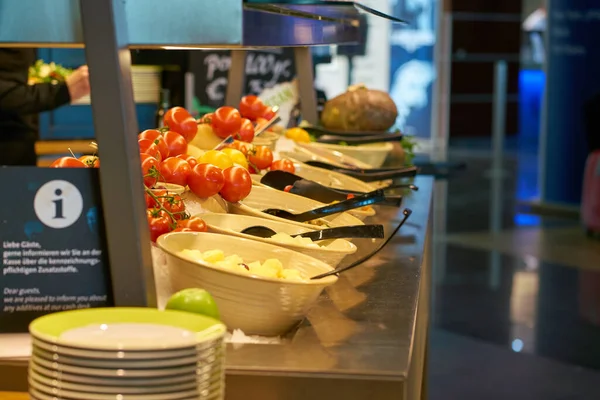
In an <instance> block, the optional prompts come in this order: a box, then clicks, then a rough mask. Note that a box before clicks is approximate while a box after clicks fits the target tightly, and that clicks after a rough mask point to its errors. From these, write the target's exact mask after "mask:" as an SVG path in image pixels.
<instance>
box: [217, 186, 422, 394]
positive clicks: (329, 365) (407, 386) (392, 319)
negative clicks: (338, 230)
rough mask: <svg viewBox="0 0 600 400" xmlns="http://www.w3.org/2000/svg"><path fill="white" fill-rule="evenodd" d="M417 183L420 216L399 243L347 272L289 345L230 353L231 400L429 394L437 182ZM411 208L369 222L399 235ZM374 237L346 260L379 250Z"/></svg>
mask: <svg viewBox="0 0 600 400" xmlns="http://www.w3.org/2000/svg"><path fill="white" fill-rule="evenodd" d="M416 185H417V186H419V188H420V190H419V191H418V192H413V193H411V194H409V195H408V196H406V198H405V200H406V201H405V202H404V204H403V207H408V208H410V209H412V210H413V214H412V215H411V217H410V218H409V219H408V221H407V223H406V224H405V225H404V226H403V227H402V228H401V229H400V231H399V232H398V234H397V235H396V237H395V238H394V239H392V240H391V241H390V243H388V244H387V245H386V247H384V248H383V249H382V250H381V251H380V253H379V254H378V255H377V256H375V257H373V258H372V259H371V260H369V261H368V262H366V263H365V264H363V265H361V266H358V267H356V268H354V269H352V270H349V271H347V272H345V273H343V274H341V276H340V279H339V281H338V283H336V284H335V285H334V286H332V287H330V288H328V290H327V294H326V295H325V296H322V297H321V299H320V300H319V303H318V304H317V306H316V307H315V308H313V310H312V311H311V313H310V314H309V317H308V321H305V323H303V324H302V325H301V326H300V328H299V329H298V330H297V331H296V332H294V333H293V335H291V336H290V337H289V340H287V341H286V342H285V343H284V344H281V345H256V344H251V345H240V346H239V347H238V348H235V347H234V346H233V345H230V346H229V347H228V349H227V350H228V352H227V399H231V400H238V399H244V400H246V399H261V400H275V399H277V400H280V399H285V400H296V399H298V400H299V399H314V400H316V399H345V400H351V399H377V400H385V399H411V400H412V399H420V398H424V397H425V393H424V392H423V390H424V387H425V382H426V368H425V367H426V362H425V357H426V347H427V331H428V320H429V296H430V270H431V268H430V265H429V261H430V259H431V258H430V256H429V253H430V243H429V228H430V226H431V222H432V221H431V218H430V216H431V206H432V192H433V179H432V178H430V177H418V178H417V179H416ZM402 209H403V208H400V209H395V208H390V207H383V208H382V207H379V209H378V210H377V215H376V216H375V217H373V218H372V220H370V221H366V222H368V223H381V224H384V225H385V227H386V233H387V234H389V233H390V232H391V230H392V229H393V228H394V227H395V226H396V225H397V224H398V222H399V221H400V219H401V217H402V213H401V210H402ZM361 241H363V243H361ZM364 241H365V239H362V240H360V241H359V240H358V239H355V240H354V243H356V244H357V246H358V248H359V250H358V252H357V253H356V254H355V255H354V256H353V257H352V258H347V259H345V260H344V263H350V262H352V260H354V259H356V258H359V257H361V255H363V254H366V253H368V252H369V250H370V249H373V246H374V245H373V244H372V243H368V242H364ZM422 388H423V389H422Z"/></svg>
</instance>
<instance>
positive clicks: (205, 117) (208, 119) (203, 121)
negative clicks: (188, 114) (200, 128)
mask: <svg viewBox="0 0 600 400" xmlns="http://www.w3.org/2000/svg"><path fill="white" fill-rule="evenodd" d="M213 115H215V114H214V113H208V114H204V115H203V116H202V118H200V120H199V121H198V122H200V123H201V124H210V122H211V121H212V117H213Z"/></svg>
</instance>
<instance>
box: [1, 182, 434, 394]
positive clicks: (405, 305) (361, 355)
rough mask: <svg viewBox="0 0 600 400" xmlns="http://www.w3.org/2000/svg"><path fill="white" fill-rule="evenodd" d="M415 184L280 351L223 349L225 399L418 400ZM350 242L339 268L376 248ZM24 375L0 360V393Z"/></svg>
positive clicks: (420, 197)
mask: <svg viewBox="0 0 600 400" xmlns="http://www.w3.org/2000/svg"><path fill="white" fill-rule="evenodd" d="M415 183H416V185H417V186H419V188H420V190H419V191H418V192H413V193H410V194H409V195H407V196H406V198H405V202H404V204H403V207H408V208H410V209H412V210H413V214H412V215H411V217H410V218H409V219H408V221H407V223H406V224H405V225H404V226H403V227H402V228H401V229H400V231H399V232H398V234H397V235H396V237H395V238H394V239H392V240H391V241H390V243H388V245H387V246H386V247H385V248H384V249H382V251H381V252H380V253H379V254H378V255H377V256H375V257H373V258H372V259H371V260H369V261H368V262H366V263H365V264H363V265H361V266H358V267H356V268H354V269H352V270H349V271H347V272H345V273H343V274H342V275H341V276H340V279H339V281H338V283H336V284H335V285H334V286H332V287H330V288H328V290H327V293H326V295H324V296H321V298H320V300H319V302H318V304H317V306H316V307H314V308H313V310H312V311H311V312H310V314H309V317H308V320H307V321H305V322H304V323H303V324H302V325H301V326H300V327H299V328H298V329H297V330H296V331H295V332H293V334H291V335H290V336H289V337H288V338H286V340H284V341H283V343H282V344H243V345H242V344H235V345H233V344H230V345H229V346H228V349H227V362H226V363H227V396H226V398H227V399H228V400H229V399H231V400H238V399H243V400H255V399H260V400H280V399H285V400H296V399H303V400H304V399H312V400H317V399H345V400H352V399H377V400H385V399H411V400H413V399H420V398H425V393H424V388H425V383H426V362H425V359H426V348H427V332H428V319H429V316H428V313H429V296H430V265H429V261H430V257H429V252H430V243H429V229H430V226H431V222H432V221H431V218H430V216H431V214H430V211H431V208H432V207H431V206H432V191H433V179H432V178H429V177H417V179H416V182H415ZM402 209H403V208H399V209H396V208H390V207H383V208H381V207H379V209H378V211H377V215H376V216H375V217H373V218H372V220H371V221H367V222H370V223H382V224H384V225H385V227H386V233H387V234H389V233H390V232H391V230H392V229H393V228H394V227H395V226H396V225H397V223H398V222H399V221H400V219H401V217H402V214H401V210H402ZM361 241H362V242H363V243H361ZM354 242H355V243H356V244H357V246H358V248H359V251H358V252H357V253H356V254H354V255H353V256H352V257H348V259H346V260H345V262H347V263H350V262H352V261H353V260H355V259H357V258H359V257H361V255H363V254H366V253H368V252H369V251H370V250H371V249H373V247H374V243H369V241H368V240H366V239H362V240H358V239H356V240H355V241H354ZM26 374H27V361H26V360H22V361H11V362H8V361H2V360H0V388H1V390H13V391H26V390H27V382H26Z"/></svg>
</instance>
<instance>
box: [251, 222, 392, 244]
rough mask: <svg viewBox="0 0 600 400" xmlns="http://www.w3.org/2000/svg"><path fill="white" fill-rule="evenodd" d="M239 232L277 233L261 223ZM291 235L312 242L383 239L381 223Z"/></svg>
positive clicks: (257, 234)
mask: <svg viewBox="0 0 600 400" xmlns="http://www.w3.org/2000/svg"><path fill="white" fill-rule="evenodd" d="M240 233H245V234H247V235H252V236H257V237H261V238H267V239H268V238H270V237H272V236H273V235H275V234H277V232H275V231H274V230H273V229H271V228H268V227H266V226H262V225H256V226H249V227H248V228H245V229H243V230H242V231H241V232H240ZM291 236H292V237H297V236H299V237H304V238H309V239H310V240H312V241H313V242H316V241H319V240H328V239H383V238H384V234H383V225H353V226H338V227H336V228H329V229H320V230H316V231H310V232H304V233H300V234H298V235H291Z"/></svg>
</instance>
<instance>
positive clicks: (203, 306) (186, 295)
mask: <svg viewBox="0 0 600 400" xmlns="http://www.w3.org/2000/svg"><path fill="white" fill-rule="evenodd" d="M166 309H167V310H179V311H187V312H191V313H194V314H202V315H206V316H207V317H211V318H215V319H219V318H220V317H219V309H218V307H217V303H215V299H213V297H212V296H211V295H210V293H208V292H207V291H206V290H204V289H197V288H190V289H184V290H182V291H180V292H177V293H175V294H174V295H173V296H171V298H170V299H169V301H168V302H167V307H166Z"/></svg>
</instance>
